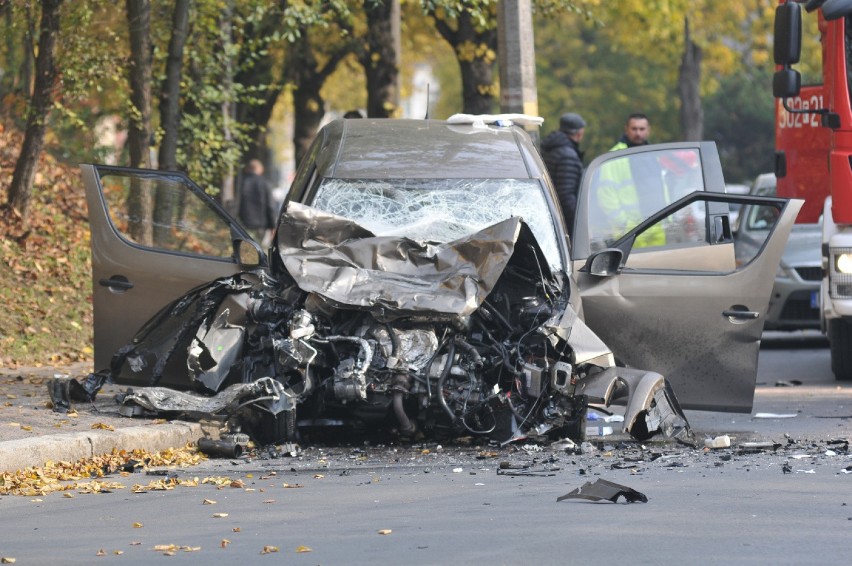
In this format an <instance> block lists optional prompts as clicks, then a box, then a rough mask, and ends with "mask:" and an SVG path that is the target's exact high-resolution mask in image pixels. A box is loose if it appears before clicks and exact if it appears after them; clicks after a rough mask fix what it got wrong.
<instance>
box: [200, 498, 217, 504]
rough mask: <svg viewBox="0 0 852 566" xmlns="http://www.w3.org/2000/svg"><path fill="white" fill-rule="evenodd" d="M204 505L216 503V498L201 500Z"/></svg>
mask: <svg viewBox="0 0 852 566" xmlns="http://www.w3.org/2000/svg"><path fill="white" fill-rule="evenodd" d="M201 504H202V505H216V500H215V499H205V500H204V501H202V502H201Z"/></svg>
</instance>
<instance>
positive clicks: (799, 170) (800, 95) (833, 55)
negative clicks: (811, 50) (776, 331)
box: [772, 0, 852, 381]
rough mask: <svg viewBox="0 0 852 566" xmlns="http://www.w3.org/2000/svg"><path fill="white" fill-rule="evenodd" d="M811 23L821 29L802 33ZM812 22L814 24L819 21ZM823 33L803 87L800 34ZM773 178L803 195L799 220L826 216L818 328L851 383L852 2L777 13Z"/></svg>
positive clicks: (809, 1) (837, 369)
mask: <svg viewBox="0 0 852 566" xmlns="http://www.w3.org/2000/svg"><path fill="white" fill-rule="evenodd" d="M803 18H810V19H812V21H811V22H810V23H809V22H808V20H805V24H806V28H805V29H809V30H818V32H817V33H814V34H813V35H809V36H805V37H804V38H803V34H802V29H803ZM814 24H815V25H814ZM817 34H818V36H819V46H820V49H821V57H820V58H818V59H819V60H820V61H821V71H820V72H819V73H818V75H817V76H816V77H815V78H816V79H817V80H816V81H815V82H817V83H819V84H810V81H808V84H806V85H804V86H803V85H802V82H803V81H802V73H801V72H800V71H799V70H798V69H796V68H794V66H797V65H800V56H801V53H802V44H803V39H807V38H809V37H814V38H815V37H816V36H817ZM774 57H775V64H776V66H777V67H776V69H777V70H776V72H775V75H774V77H773V81H772V93H773V95H774V96H775V97H776V99H777V102H776V113H775V117H776V120H775V149H776V153H775V175H776V177H777V191H778V195H779V196H785V197H791V198H792V197H796V198H803V199H805V204H804V206H803V207H802V210H801V212H800V213H799V216H798V218H797V220H796V221H797V222H819V221H820V217H821V221H822V226H823V228H822V232H823V235H822V268H823V269H822V284H821V285H820V292H819V297H818V302H819V309H820V326H821V329H822V331H823V333H825V335H826V336H827V337H828V340H829V344H830V349H831V369H832V371H833V372H834V376H835V377H836V378H837V379H838V380H843V381H849V380H852V104H850V100H852V0H801V1H794V0H781V3H780V4H779V5H778V6H777V7H776V10H775V44H774Z"/></svg>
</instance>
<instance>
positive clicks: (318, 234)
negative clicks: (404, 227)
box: [275, 202, 561, 318]
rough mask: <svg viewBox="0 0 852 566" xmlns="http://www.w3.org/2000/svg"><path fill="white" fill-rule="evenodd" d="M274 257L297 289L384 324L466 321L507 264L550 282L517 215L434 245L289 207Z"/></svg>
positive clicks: (544, 263)
mask: <svg viewBox="0 0 852 566" xmlns="http://www.w3.org/2000/svg"><path fill="white" fill-rule="evenodd" d="M517 250H523V253H522V254H516V253H515V252H516V251H517ZM275 252H276V253H277V254H278V256H279V258H280V260H281V263H282V264H283V266H284V268H285V269H286V271H287V273H288V274H289V275H290V277H292V278H293V279H294V281H295V283H296V284H297V285H298V287H299V288H300V289H302V290H303V291H307V292H309V293H316V294H317V295H320V296H321V297H323V298H324V299H326V300H327V301H329V302H331V303H332V304H333V305H335V306H336V307H338V308H359V309H366V310H370V311H372V312H373V313H374V314H376V315H380V316H381V317H382V318H389V317H390V318H393V317H394V315H411V314H417V313H420V314H423V313H429V314H431V315H455V316H467V315H469V314H471V313H472V312H474V311H475V310H476V309H477V308H479V306H480V305H481V304H482V302H483V301H484V300H485V298H486V297H487V296H488V294H489V293H490V292H491V290H492V289H493V288H494V285H495V284H496V283H497V281H498V279H499V278H500V276H501V275H502V273H503V272H504V270H505V269H506V268H507V266H508V265H509V263H510V260H512V261H511V262H512V263H513V264H515V265H518V266H519V267H520V268H527V269H532V270H533V272H534V273H538V274H539V275H540V276H541V277H542V278H546V279H553V278H554V275H553V274H552V273H551V272H550V270H549V269H548V267H547V261H546V260H545V258H544V255H543V253H542V251H541V249H540V248H539V246H538V244H537V243H536V240H535V237H534V236H533V234H532V232H531V231H530V229H529V227H528V226H527V225H526V223H524V221H523V220H522V219H521V218H518V217H514V218H509V219H506V220H504V221H502V222H499V223H497V224H494V225H491V226H488V227H487V228H484V229H482V230H480V231H479V232H476V233H474V234H470V235H468V236H465V237H464V238H460V239H458V240H455V241H452V242H448V243H445V244H433V243H429V242H421V241H416V240H412V239H410V238H405V237H391V236H376V235H375V234H373V233H372V232H370V231H369V230H367V229H366V228H364V227H362V226H360V225H359V224H357V223H355V222H353V221H351V220H349V219H346V218H343V217H341V216H336V215H333V214H329V213H326V212H323V211H321V210H318V209H316V208H312V207H309V206H306V205H302V204H298V203H294V202H291V203H289V204H288V205H287V209H286V211H285V213H284V215H283V216H282V218H281V223H280V225H279V230H278V236H277V247H276V250H275ZM513 258H514V259H513ZM558 279H560V280H561V278H558Z"/></svg>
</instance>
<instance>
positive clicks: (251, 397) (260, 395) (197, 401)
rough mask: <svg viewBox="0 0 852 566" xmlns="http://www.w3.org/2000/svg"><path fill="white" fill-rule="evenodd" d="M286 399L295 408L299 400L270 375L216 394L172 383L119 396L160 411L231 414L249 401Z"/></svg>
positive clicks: (261, 402) (260, 402)
mask: <svg viewBox="0 0 852 566" xmlns="http://www.w3.org/2000/svg"><path fill="white" fill-rule="evenodd" d="M282 399H283V400H286V401H289V407H290V408H291V409H292V408H293V407H295V401H294V400H293V399H292V397H290V396H289V395H288V392H287V391H286V390H284V388H283V386H282V385H281V384H280V383H279V382H277V381H275V380H274V379H272V378H270V377H265V378H261V379H258V380H256V381H253V382H251V383H240V384H235V385H231V386H230V387H227V388H226V389H224V390H223V391H222V392H220V393H218V394H216V395H213V396H208V395H201V394H198V393H191V392H188V391H176V390H174V389H170V388H168V387H138V388H135V389H130V390H128V391H127V392H125V393H122V394H120V395H119V396H118V401H119V404H120V405H136V406H139V407H141V408H143V409H145V410H148V411H152V412H156V413H178V414H184V415H190V416H192V415H195V416H216V415H227V414H232V413H234V412H235V411H236V410H237V409H239V408H240V407H243V406H245V405H249V404H253V405H264V404H269V403H278V402H280V401H281V400H282Z"/></svg>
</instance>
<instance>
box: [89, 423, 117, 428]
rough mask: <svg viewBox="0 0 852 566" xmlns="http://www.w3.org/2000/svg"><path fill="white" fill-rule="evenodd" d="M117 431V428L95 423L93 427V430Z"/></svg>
mask: <svg viewBox="0 0 852 566" xmlns="http://www.w3.org/2000/svg"><path fill="white" fill-rule="evenodd" d="M96 429H99V430H115V427H114V426H112V425H110V424H105V423H95V424H93V425H92V430H96Z"/></svg>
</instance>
